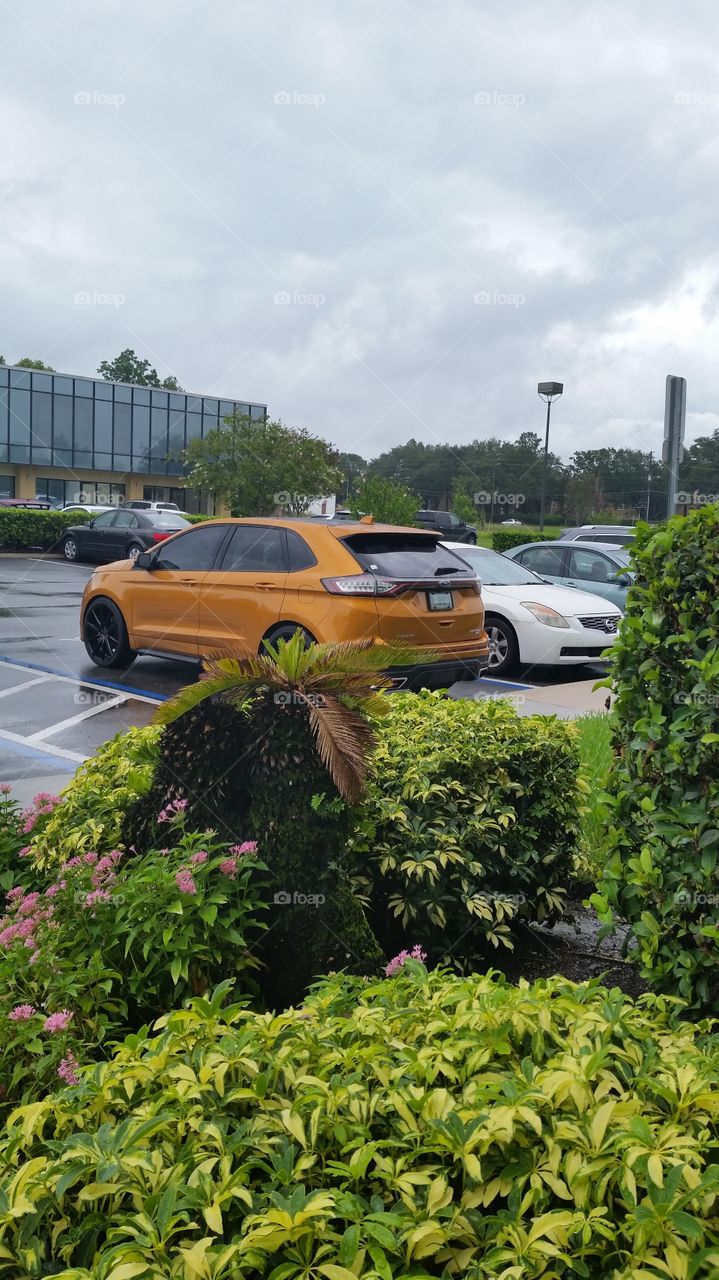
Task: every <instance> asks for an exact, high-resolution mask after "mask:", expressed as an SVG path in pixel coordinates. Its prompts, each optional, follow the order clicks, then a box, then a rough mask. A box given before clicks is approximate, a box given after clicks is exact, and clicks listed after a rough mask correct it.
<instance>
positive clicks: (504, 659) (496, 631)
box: [484, 613, 519, 679]
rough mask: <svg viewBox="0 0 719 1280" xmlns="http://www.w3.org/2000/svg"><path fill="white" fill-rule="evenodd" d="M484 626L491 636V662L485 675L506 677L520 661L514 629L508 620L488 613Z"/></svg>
mask: <svg viewBox="0 0 719 1280" xmlns="http://www.w3.org/2000/svg"><path fill="white" fill-rule="evenodd" d="M484 626H485V630H486V632H487V635H488V636H489V662H488V664H487V670H486V671H485V675H486V676H487V677H488V678H490V679H491V678H492V676H504V675H507V673H508V672H510V671H513V670H514V668H515V667H516V665H517V663H518V661H519V644H518V643H517V633H516V631H515V630H514V627H513V626H512V625H511V624H510V623H509V622H507V619H506V618H500V617H499V615H498V614H496V613H488V614H487V615H486V617H485V619H484Z"/></svg>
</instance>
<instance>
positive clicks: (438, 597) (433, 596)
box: [427, 591, 452, 610]
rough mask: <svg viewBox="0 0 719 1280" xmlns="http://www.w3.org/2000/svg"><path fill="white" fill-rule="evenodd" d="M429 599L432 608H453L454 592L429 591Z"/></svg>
mask: <svg viewBox="0 0 719 1280" xmlns="http://www.w3.org/2000/svg"><path fill="white" fill-rule="evenodd" d="M427 600H428V602H429V607H430V609H437V610H439V609H451V608H452V592H451V591H428V592H427Z"/></svg>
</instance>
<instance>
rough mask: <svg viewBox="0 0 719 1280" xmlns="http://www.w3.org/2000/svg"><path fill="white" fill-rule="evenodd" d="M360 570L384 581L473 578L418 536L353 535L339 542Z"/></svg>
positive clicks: (442, 550) (437, 545) (431, 542)
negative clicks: (350, 554) (453, 575)
mask: <svg viewBox="0 0 719 1280" xmlns="http://www.w3.org/2000/svg"><path fill="white" fill-rule="evenodd" d="M342 541H343V543H344V545H345V546H346V547H347V549H348V550H349V551H351V552H352V555H353V556H354V557H355V559H356V560H358V561H359V563H360V564H361V565H362V568H363V569H366V570H369V571H370V572H371V573H379V574H382V575H383V577H387V578H407V579H410V580H412V581H413V580H414V579H415V578H441V577H442V576H443V575H444V574H457V575H458V576H460V575H461V576H462V577H464V578H473V577H474V576H475V574H474V570H473V569H470V568H469V567H468V565H467V564H466V563H465V561H464V560H461V559H460V557H459V556H458V555H455V553H454V552H453V551H448V550H447V548H446V547H443V546H441V544H440V543H439V542H438V541H437V539H436V538H431V537H426V536H424V535H423V534H421V533H415V534H412V533H354V534H351V535H350V537H348V538H343V539H342Z"/></svg>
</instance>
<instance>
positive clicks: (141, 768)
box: [29, 725, 162, 870]
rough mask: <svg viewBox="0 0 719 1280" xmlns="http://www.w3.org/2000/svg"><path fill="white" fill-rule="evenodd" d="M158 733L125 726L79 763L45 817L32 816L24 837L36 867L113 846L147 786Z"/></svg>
mask: <svg viewBox="0 0 719 1280" xmlns="http://www.w3.org/2000/svg"><path fill="white" fill-rule="evenodd" d="M161 732H162V730H161V729H159V728H158V727H157V726H156V725H146V726H144V727H143V728H141V729H129V730H128V731H127V732H126V733H120V734H117V735H116V736H115V737H114V738H112V739H111V741H110V742H106V743H105V744H104V745H103V746H102V747H100V749H99V751H97V752H96V753H95V755H94V756H91V758H90V759H89V760H86V761H85V763H84V764H82V765H80V768H79V769H78V770H77V773H76V774H75V775H74V776H73V779H72V781H71V782H70V784H69V785H68V786H67V787H65V789H64V791H63V792H62V795H61V797H60V801H61V802H60V804H59V805H58V806H57V808H56V809H55V810H54V812H53V813H52V815H51V816H50V817H47V818H41V819H40V820H38V822H37V823H36V826H35V829H34V830H33V832H32V835H31V836H30V839H29V843H30V851H31V855H32V858H33V862H34V864H35V866H36V867H38V868H39V869H41V870H42V869H46V868H48V867H54V866H58V865H59V864H61V863H63V862H66V861H67V860H68V858H71V857H73V856H74V855H75V854H80V853H87V852H88V851H90V850H92V851H94V852H95V853H109V851H110V850H111V849H115V848H116V847H117V845H118V844H119V843H120V837H121V833H122V826H123V822H124V819H125V814H126V812H127V810H128V809H129V808H130V806H131V805H132V804H134V803H135V802H136V801H137V799H138V797H140V796H142V795H145V794H146V792H147V791H148V790H149V788H150V786H151V784H152V778H153V775H154V771H155V767H156V762H157V758H158V755H159V751H158V742H159V738H160V734H161ZM155 812H157V810H156V811H155Z"/></svg>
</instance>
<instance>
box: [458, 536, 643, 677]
mask: <svg viewBox="0 0 719 1280" xmlns="http://www.w3.org/2000/svg"><path fill="white" fill-rule="evenodd" d="M444 545H445V546H446V547H448V548H449V550H451V551H454V553H455V554H456V555H461V557H462V559H463V560H466V562H467V564H468V565H470V566H471V568H472V569H474V571H475V573H476V574H477V577H478V578H479V580H480V582H481V584H482V599H483V601H484V623H485V627H486V629H487V635H488V636H489V671H488V674H489V675H493V676H503V675H507V674H508V673H509V672H510V671H512V670H513V669H514V668H515V667H516V666H517V664H518V663H520V662H521V663H525V664H528V665H531V666H560V667H561V666H576V665H577V664H581V663H583V662H597V661H598V660H599V659H600V658H601V655H602V653H603V652H604V650H605V649H607V648H608V647H609V646H611V645H612V644H614V641H615V640H616V638H617V632H618V629H619V623H620V622H621V618H622V615H621V612H620V611H619V609H617V608H616V607H615V606H614V605H612V604H610V603H609V602H608V601H607V600H603V599H601V598H600V597H598V596H596V595H591V594H590V593H589V592H587V591H576V590H574V591H570V590H569V589H568V588H567V587H559V586H549V585H548V584H547V583H546V582H544V581H543V580H542V578H540V577H538V576H537V574H535V573H531V572H530V570H528V569H525V568H524V567H523V566H522V565H521V564H516V563H513V561H512V560H509V559H508V558H507V557H506V556H503V555H499V554H498V552H496V551H488V550H486V549H485V548H484V547H466V546H463V545H462V544H461V543H456V542H445V544H444Z"/></svg>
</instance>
